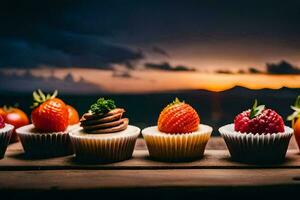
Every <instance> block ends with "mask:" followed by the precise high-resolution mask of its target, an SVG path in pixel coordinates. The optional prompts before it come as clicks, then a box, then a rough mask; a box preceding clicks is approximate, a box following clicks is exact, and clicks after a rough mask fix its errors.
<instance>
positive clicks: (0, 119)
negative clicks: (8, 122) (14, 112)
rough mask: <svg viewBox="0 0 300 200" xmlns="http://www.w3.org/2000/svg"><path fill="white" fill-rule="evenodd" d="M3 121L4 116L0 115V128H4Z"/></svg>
mask: <svg viewBox="0 0 300 200" xmlns="http://www.w3.org/2000/svg"><path fill="white" fill-rule="evenodd" d="M4 127H5V123H4V118H3V117H2V116H1V115H0V128H4Z"/></svg>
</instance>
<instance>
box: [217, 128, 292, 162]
mask: <svg viewBox="0 0 300 200" xmlns="http://www.w3.org/2000/svg"><path fill="white" fill-rule="evenodd" d="M219 132H220V134H221V135H222V137H223V138H224V140H225V142H226V145H227V147H228V150H229V152H230V154H231V157H232V159H234V160H237V161H246V162H266V163H268V162H279V161H283V160H284V159H285V155H286V152H287V149H288V145H289V141H290V139H291V137H292V135H293V132H294V131H293V129H291V128H289V127H287V126H285V127H284V132H283V133H275V134H274V133H273V134H270V133H267V134H258V133H256V134H253V133H240V132H236V131H234V124H228V125H225V126H223V127H221V128H219Z"/></svg>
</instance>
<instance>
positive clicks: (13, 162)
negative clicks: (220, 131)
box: [0, 138, 300, 171]
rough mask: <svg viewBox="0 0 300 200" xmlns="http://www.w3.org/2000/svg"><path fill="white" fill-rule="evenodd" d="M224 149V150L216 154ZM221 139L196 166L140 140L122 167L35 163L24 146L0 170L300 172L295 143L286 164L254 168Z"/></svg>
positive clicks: (69, 159)
mask: <svg viewBox="0 0 300 200" xmlns="http://www.w3.org/2000/svg"><path fill="white" fill-rule="evenodd" d="M212 148H213V149H222V150H212ZM224 148H226V146H225V143H224V141H223V140H222V139H221V138H212V139H211V140H210V142H209V143H208V145H207V150H206V151H205V156H204V157H203V158H202V159H198V160H195V161H193V162H182V163H168V162H160V161H155V160H151V158H149V154H148V151H147V150H146V146H145V143H144V141H143V140H141V139H139V140H138V142H137V144H136V150H135V152H134V154H133V158H132V159H129V160H126V161H122V162H118V163H107V164H104V163H101V164H99V163H98V164H83V163H80V162H77V161H76V160H75V159H74V156H73V155H72V156H66V157H57V158H48V159H35V160H32V159H30V158H27V157H26V156H25V155H24V153H23V150H22V147H21V145H20V143H17V144H13V145H11V146H10V147H9V149H8V151H7V154H6V156H5V158H4V159H2V160H0V170H6V171H8V170H9V171H14V170H63V169H65V170H70V169H107V170H108V169H115V170H118V169H123V170H124V169H144V170H145V169H256V168H300V154H299V153H298V150H297V149H295V148H293V142H291V145H290V149H289V151H288V153H287V158H286V161H285V162H284V163H281V164H277V165H274V164H273V165H254V164H252V165H251V164H244V163H239V162H233V161H232V160H231V159H230V155H229V152H228V150H227V149H224Z"/></svg>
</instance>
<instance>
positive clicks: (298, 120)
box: [287, 95, 300, 149]
mask: <svg viewBox="0 0 300 200" xmlns="http://www.w3.org/2000/svg"><path fill="white" fill-rule="evenodd" d="M291 108H292V109H293V111H294V112H293V113H292V114H291V115H290V116H288V118H287V119H288V120H289V121H292V127H293V129H294V135H295V139H296V141H297V144H298V147H299V149H300V95H299V96H298V97H297V99H296V101H295V104H294V105H293V106H291Z"/></svg>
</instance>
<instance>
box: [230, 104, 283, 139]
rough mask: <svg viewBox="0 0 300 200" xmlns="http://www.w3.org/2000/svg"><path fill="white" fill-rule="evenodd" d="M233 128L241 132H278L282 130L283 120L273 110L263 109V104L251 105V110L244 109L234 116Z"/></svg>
mask: <svg viewBox="0 0 300 200" xmlns="http://www.w3.org/2000/svg"><path fill="white" fill-rule="evenodd" d="M257 109H258V110H257ZM253 113H254V114H253ZM234 129H235V130H236V131H239V132H241V133H258V134H267V133H280V132H284V122H283V119H282V117H281V116H280V115H279V114H278V113H277V112H275V111H274V110H271V109H265V108H264V106H263V107H260V108H258V107H256V106H253V108H252V109H251V110H246V111H244V112H242V113H240V114H238V115H237V116H236V117H235V119H234Z"/></svg>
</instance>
